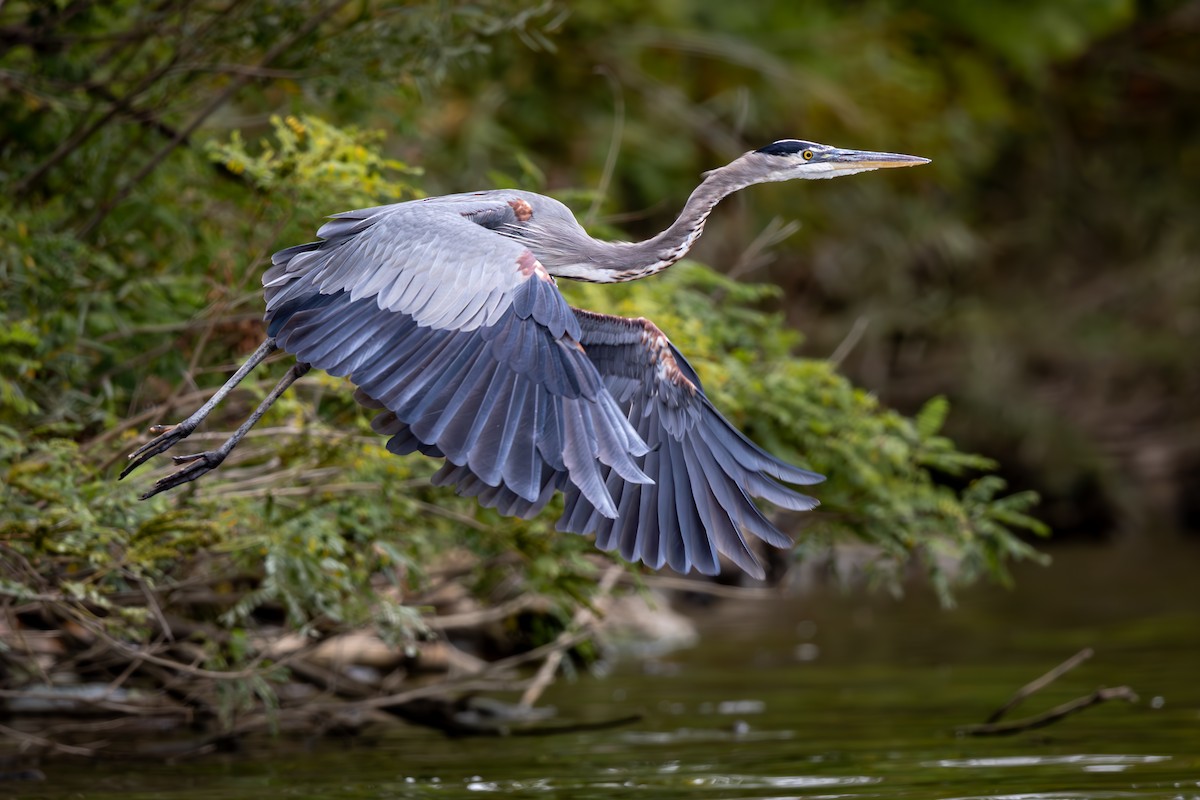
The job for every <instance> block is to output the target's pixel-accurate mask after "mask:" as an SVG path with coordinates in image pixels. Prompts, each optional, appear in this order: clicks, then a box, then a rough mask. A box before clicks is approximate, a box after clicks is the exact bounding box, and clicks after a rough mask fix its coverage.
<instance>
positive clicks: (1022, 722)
mask: <svg viewBox="0 0 1200 800" xmlns="http://www.w3.org/2000/svg"><path fill="white" fill-rule="evenodd" d="M1106 700H1128V701H1129V702H1131V703H1136V702H1137V700H1138V696H1137V695H1136V694H1135V693H1134V691H1133V690H1132V689H1130V688H1129V687H1128V686H1114V687H1112V688H1109V689H1097V690H1096V691H1094V692H1092V693H1091V694H1089V695H1086V696H1084V697H1077V698H1076V699H1074V700H1072V701H1070V702H1069V703H1063V704H1062V705H1061V706H1057V707H1055V708H1052V709H1050V710H1049V711H1047V712H1045V713H1044V714H1038V715H1037V716H1036V717H1026V718H1024V719H1018V720H1013V721H1012V722H985V723H983V724H982V725H963V726H962V727H960V728H956V731H957V732H958V733H960V734H963V735H966V736H1009V735H1011V734H1014V733H1021V732H1022V731H1031V730H1034V729H1036V728H1044V727H1046V726H1047V725H1052V724H1054V723H1055V722H1058V721H1059V720H1060V719H1062V718H1063V717H1067V716H1070V715H1071V714H1076V713H1078V712H1080V711H1083V710H1084V709H1085V708H1089V707H1091V706H1094V705H1097V704H1099V703H1103V702H1104V701H1106Z"/></svg>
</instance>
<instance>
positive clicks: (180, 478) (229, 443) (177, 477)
mask: <svg viewBox="0 0 1200 800" xmlns="http://www.w3.org/2000/svg"><path fill="white" fill-rule="evenodd" d="M310 369H311V367H310V366H309V365H308V364H293V365H292V368H291V369H289V370H288V371H287V374H286V375H284V376H283V377H282V378H281V379H280V380H279V383H277V384H275V388H274V389H272V390H271V392H270V394H268V395H267V396H266V397H265V398H264V399H263V401H262V402H261V403H259V404H258V408H256V409H254V413H253V414H251V415H250V417H249V418H248V419H247V420H246V421H245V422H243V423H242V424H241V426H240V427H239V428H238V429H237V430H236V431H234V432H233V434H232V435H231V436H230V437H229V438H228V439H226V440H225V441H224V442H223V443H222V444H221V446H220V447H218V448H217V449H216V450H206V451H204V452H203V453H191V454H188V455H184V456H174V457H173V458H172V460H173V461H174V462H175V463H176V464H187V466H186V467H184V468H183V469H181V470H179V471H178V472H173V473H171V474H170V475H168V476H167V477H165V478H163V479H161V480H160V481H158V483H156V484H154V486H153V487H151V488H150V491H148V492H146V493H145V494H144V495H142V499H143V500H148V499H149V498H151V497H153V496H154V495H156V494H158V493H159V492H165V491H166V490H168V489H174V488H175V487H176V486H179V485H181V484H184V483H188V482H189V481H194V480H196V479H197V478H199V477H200V476H201V475H204V474H205V473H208V472H211V471H212V470H214V469H216V468H217V467H219V466H220V465H221V462H223V461H224V460H225V457H226V456H228V455H229V454H230V453H231V452H232V451H233V448H235V447H237V445H238V442H240V441H241V440H242V439H243V438H245V436H246V434H247V433H249V432H250V429H251V428H253V427H254V426H255V425H256V424H258V421H259V420H260V419H262V418H263V415H264V414H266V413H267V409H269V408H270V407H271V406H273V405H274V404H275V401H276V400H278V399H279V398H280V396H281V395H282V394H283V393H284V392H286V391H287V389H288V387H289V386H291V385H292V384H293V383H295V382H296V381H297V380H298V379H299V378H300V377H301V376H303V375H304V374H305V373H306V372H308V371H309V370H310Z"/></svg>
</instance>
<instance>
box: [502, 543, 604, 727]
mask: <svg viewBox="0 0 1200 800" xmlns="http://www.w3.org/2000/svg"><path fill="white" fill-rule="evenodd" d="M623 571H624V568H623V567H621V566H618V565H616V564H614V565H613V566H611V567H609V568H608V570H607V571H605V573H604V575H603V577H601V578H600V590H599V592H597V594H596V599H597V600H599V599H602V598H604V597H607V596H608V595H609V593H611V592H612V589H613V586H615V585H616V583H617V578H619V577H620V576H621V573H622V572H623ZM595 624H596V614H595V612H594V611H592V609H591V608H589V607H587V606H584V607H583V608H580V609H579V610H578V611H576V612H575V616H574V617H573V618H572V619H571V625H570V626H569V627H568V628H567V629H566V630H565V631H563V632H562V633H560V634H559V635H558V637H557V638H556V639H555V640H554V644H558V643H559V642H561V641H565V640H566V639H568V638H570V637H571V628H579V629H581V630H580V631H579V632H580V633H589V632H590V631H591V628H592V627H593V626H595ZM567 650H568V648H566V647H559V648H557V649H555V650H553V651H551V653H550V655H548V656H546V660H545V661H543V662H542V666H541V667H540V668H539V669H538V671H537V675H535V676H534V677H533V682H532V683H531V684H529V688H528V689H526V690H525V693H524V694H522V695H521V700H520V701H519V702H518V703H517V705H518V706H520V707H521V708H525V709H529V708H533V704H534V703H536V702H537V701H538V698H539V697H541V696H542V692H544V691H546V687H547V686H549V685H550V684H551V683H552V682H553V681H554V676H555V674H556V673H557V672H558V667H559V665H560V664H562V660H563V655H564V654H565V653H566V652H567Z"/></svg>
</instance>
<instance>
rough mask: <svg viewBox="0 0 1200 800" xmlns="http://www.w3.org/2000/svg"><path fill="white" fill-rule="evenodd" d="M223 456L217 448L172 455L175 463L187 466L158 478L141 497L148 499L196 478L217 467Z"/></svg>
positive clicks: (223, 458)
mask: <svg viewBox="0 0 1200 800" xmlns="http://www.w3.org/2000/svg"><path fill="white" fill-rule="evenodd" d="M225 456H226V454H225V453H222V452H221V451H219V450H207V451H205V452H203V453H193V454H190V455H186V456H172V459H173V460H174V461H175V463H176V464H187V465H188V466H186V467H184V468H183V469H181V470H179V471H178V472H173V473H171V474H170V475H168V476H167V477H165V478H162V479H160V480H159V481H158V482H157V483H155V484H154V486H153V488H151V489H150V491H148V492H146V493H145V494H144V495H142V499H143V500H149V499H150V498H151V497H153V496H154V495H156V494H158V493H159V492H165V491H167V490H168V489H174V488H175V487H176V486H179V485H181V484H184V483H190V482H191V481H194V480H196V479H197V478H199V477H200V476H201V475H204V474H206V473H208V472H210V471H212V470H214V469H216V468H217V467H219V466H220V465H221V462H222V461H224V460H225Z"/></svg>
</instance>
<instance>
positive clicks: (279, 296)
mask: <svg viewBox="0 0 1200 800" xmlns="http://www.w3.org/2000/svg"><path fill="white" fill-rule="evenodd" d="M456 200H461V198H456ZM512 213H513V208H512V207H510V206H509V205H508V204H507V203H506V202H505V201H504V199H503V197H499V198H497V197H495V196H494V195H493V194H492V193H489V194H488V195H486V196H479V200H478V202H476V203H474V204H471V203H466V204H464V203H463V202H461V201H460V202H453V203H443V204H438V203H429V204H426V203H422V202H420V201H417V202H413V203H402V204H398V205H394V206H384V207H381V208H375V209H365V210H362V211H354V212H347V213H345V214H340V215H338V216H337V217H335V218H334V220H333V221H332V222H330V223H328V224H326V225H325V226H324V227H322V228H321V230H320V231H318V235H319V236H321V237H322V241H319V242H313V243H311V244H307V245H300V246H299V247H293V248H288V249H287V250H283V251H280V252H279V253H277V254H276V255H275V257H274V258H273V266H272V267H271V269H270V270H268V272H267V273H266V275H265V276H264V279H263V282H264V285H265V286H266V294H267V316H266V319H267V323H268V331H269V333H270V335H272V336H274V337H275V340H276V344H277V345H278V346H279V347H280V348H282V349H284V350H286V351H287V352H290V353H293V354H294V355H295V356H296V357H297V358H298V359H299V360H300V361H303V362H306V363H308V364H311V365H312V366H314V367H317V368H318V369H323V370H325V371H326V372H328V373H330V374H331V375H335V376H349V377H350V380H351V381H352V382H353V383H354V384H355V385H357V386H358V387H359V390H360V391H359V392H358V397H359V398H360V399H361V400H363V401H364V402H366V403H368V404H369V405H372V406H375V407H379V408H381V409H384V412H383V413H382V414H380V415H379V416H378V417H377V418H376V419H375V420H374V422H373V423H372V424H373V426H374V427H375V428H376V430H379V431H380V432H382V433H385V434H389V435H390V436H391V437H392V438H391V439H390V440H389V442H388V449H389V450H392V451H393V452H397V453H408V452H413V451H418V450H419V451H421V452H425V453H427V454H430V455H437V456H443V457H445V458H446V459H447V461H448V462H449V463H450V464H453V465H458V466H462V467H465V468H467V469H469V470H470V471H471V473H472V474H473V475H474V476H475V477H476V479H477V480H479V481H481V482H482V483H483V484H484V485H487V486H490V487H494V488H498V489H499V490H501V491H504V492H509V493H512V494H513V495H515V496H516V497H518V498H521V500H522V501H523V502H536V501H537V500H538V499H539V498H540V497H541V496H542V495H543V493H544V492H545V486H544V477H545V476H546V475H553V476H554V478H555V485H556V486H557V485H560V484H561V485H571V486H573V487H574V488H576V489H577V490H578V491H580V492H582V493H583V495H584V496H585V497H587V499H588V501H589V502H590V503H592V504H593V505H594V506H595V507H596V508H597V509H598V510H599V513H600V514H601V515H604V514H609V515H615V514H616V505H615V503H614V501H613V498H612V497H611V496H610V494H609V492H608V489H607V487H606V484H605V476H606V475H607V474H608V472H609V471H613V472H616V473H617V474H619V475H621V476H622V477H623V479H625V480H629V481H634V482H638V481H643V482H644V481H648V480H649V478H647V477H646V475H645V474H644V473H643V472H642V471H641V470H640V469H639V468H638V466H637V464H636V462H635V461H634V460H633V459H634V457H637V456H641V455H644V454H645V453H646V451H647V448H646V445H645V444H644V443H643V442H642V440H641V438H640V437H639V436H638V434H637V432H636V431H635V430H634V428H633V426H632V425H631V424H630V423H629V421H628V419H627V418H626V416H625V415H624V414H623V413H622V411H621V409H620V408H619V407H618V405H617V403H616V401H615V400H614V399H613V397H612V395H611V394H609V392H608V390H607V388H606V387H605V385H604V382H603V380H602V379H601V378H600V375H599V373H598V372H597V371H596V367H595V365H594V364H593V363H592V362H591V361H590V360H589V359H588V358H587V356H586V355H585V354H584V352H583V349H582V347H581V346H580V344H579V337H580V327H579V322H578V320H577V319H576V318H575V316H574V314H572V312H571V309H570V307H569V306H568V305H567V304H566V301H565V300H563V298H562V295H561V294H559V292H558V288H557V287H556V286H555V285H554V282H553V279H551V278H550V276H549V275H548V274H546V272H545V270H544V269H543V268H542V267H541V265H540V263H538V261H537V259H536V258H534V256H533V255H532V253H530V252H529V250H528V249H526V248H525V246H524V245H522V244H521V243H519V242H517V241H514V240H512V239H508V238H505V237H503V236H501V235H499V234H497V233H495V232H494V231H493V230H490V229H489V228H491V227H494V226H495V225H499V224H502V223H503V222H504V221H506V219H507V218H508V217H510V216H511V214H512Z"/></svg>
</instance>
